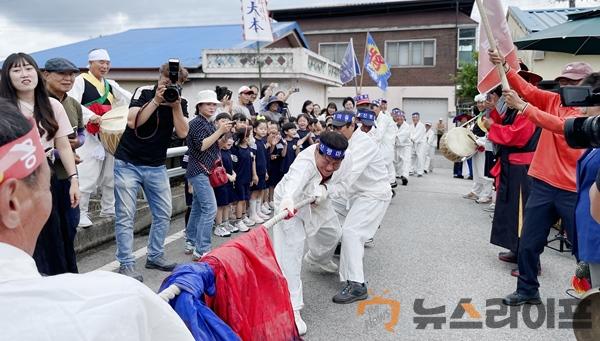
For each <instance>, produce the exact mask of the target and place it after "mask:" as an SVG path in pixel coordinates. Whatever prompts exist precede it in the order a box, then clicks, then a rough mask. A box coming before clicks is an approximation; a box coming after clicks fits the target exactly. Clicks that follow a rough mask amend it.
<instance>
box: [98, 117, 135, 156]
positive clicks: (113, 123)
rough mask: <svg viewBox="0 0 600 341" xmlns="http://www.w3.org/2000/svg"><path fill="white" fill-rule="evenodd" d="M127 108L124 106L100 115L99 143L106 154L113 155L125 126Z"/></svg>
mask: <svg viewBox="0 0 600 341" xmlns="http://www.w3.org/2000/svg"><path fill="white" fill-rule="evenodd" d="M128 114H129V108H128V107H126V106H123V107H117V108H113V109H112V110H110V111H108V112H106V113H105V114H104V115H102V122H101V123H100V142H102V145H103V146H104V149H106V151H107V152H109V153H111V154H112V155H115V152H116V151H117V146H118V145H119V141H120V140H121V136H122V135H123V132H124V131H125V127H126V126H127V115H128Z"/></svg>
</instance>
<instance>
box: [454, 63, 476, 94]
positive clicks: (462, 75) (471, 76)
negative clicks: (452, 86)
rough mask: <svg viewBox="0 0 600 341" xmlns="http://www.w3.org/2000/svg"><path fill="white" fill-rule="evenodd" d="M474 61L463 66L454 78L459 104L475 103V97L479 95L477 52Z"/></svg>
mask: <svg viewBox="0 0 600 341" xmlns="http://www.w3.org/2000/svg"><path fill="white" fill-rule="evenodd" d="M473 60H474V62H473V63H470V64H466V63H465V64H462V65H461V68H460V69H459V70H458V72H457V73H456V77H455V78H454V81H455V82H456V96H457V97H458V102H459V103H470V102H473V97H475V95H477V94H478V93H479V91H478V90H477V60H478V54H477V52H474V53H473Z"/></svg>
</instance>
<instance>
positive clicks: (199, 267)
mask: <svg viewBox="0 0 600 341" xmlns="http://www.w3.org/2000/svg"><path fill="white" fill-rule="evenodd" d="M171 284H175V285H177V286H178V287H179V289H181V293H180V294H179V295H177V296H175V298H173V299H172V300H171V301H170V302H169V304H170V305H171V307H173V309H174V310H175V312H177V314H178V315H179V317H181V319H182V320H183V322H184V323H185V325H186V326H187V327H188V329H189V330H190V332H191V333H192V335H193V336H194V339H195V340H202V341H213V340H214V341H220V340H223V341H226V340H240V338H239V337H238V336H237V334H236V333H235V332H234V331H233V330H231V328H229V326H228V325H227V324H225V322H223V321H222V320H221V319H220V318H219V317H218V316H217V315H216V314H215V313H214V312H213V311H212V310H210V308H208V307H207V306H206V304H205V302H204V295H205V294H206V295H209V296H214V295H215V293H216V288H215V274H214V272H213V270H212V269H211V267H210V266H209V265H208V264H206V263H188V264H182V265H179V266H177V267H176V268H175V270H173V273H172V274H171V275H170V276H169V277H167V278H166V279H165V281H164V282H163V283H162V285H161V286H160V291H162V290H165V289H166V288H168V287H169V286H170V285H171Z"/></svg>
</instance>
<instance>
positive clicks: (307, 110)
mask: <svg viewBox="0 0 600 341" xmlns="http://www.w3.org/2000/svg"><path fill="white" fill-rule="evenodd" d="M314 109H315V108H314V105H313V102H312V101H310V100H306V101H304V104H302V113H303V114H304V115H306V116H308V117H309V118H317V115H315V112H314Z"/></svg>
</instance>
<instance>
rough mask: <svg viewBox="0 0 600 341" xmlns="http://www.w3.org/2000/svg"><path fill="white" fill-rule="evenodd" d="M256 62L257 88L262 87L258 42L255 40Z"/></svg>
mask: <svg viewBox="0 0 600 341" xmlns="http://www.w3.org/2000/svg"><path fill="white" fill-rule="evenodd" d="M256 62H257V63H258V88H259V89H262V67H261V62H260V42H259V41H258V40H257V41H256Z"/></svg>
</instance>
